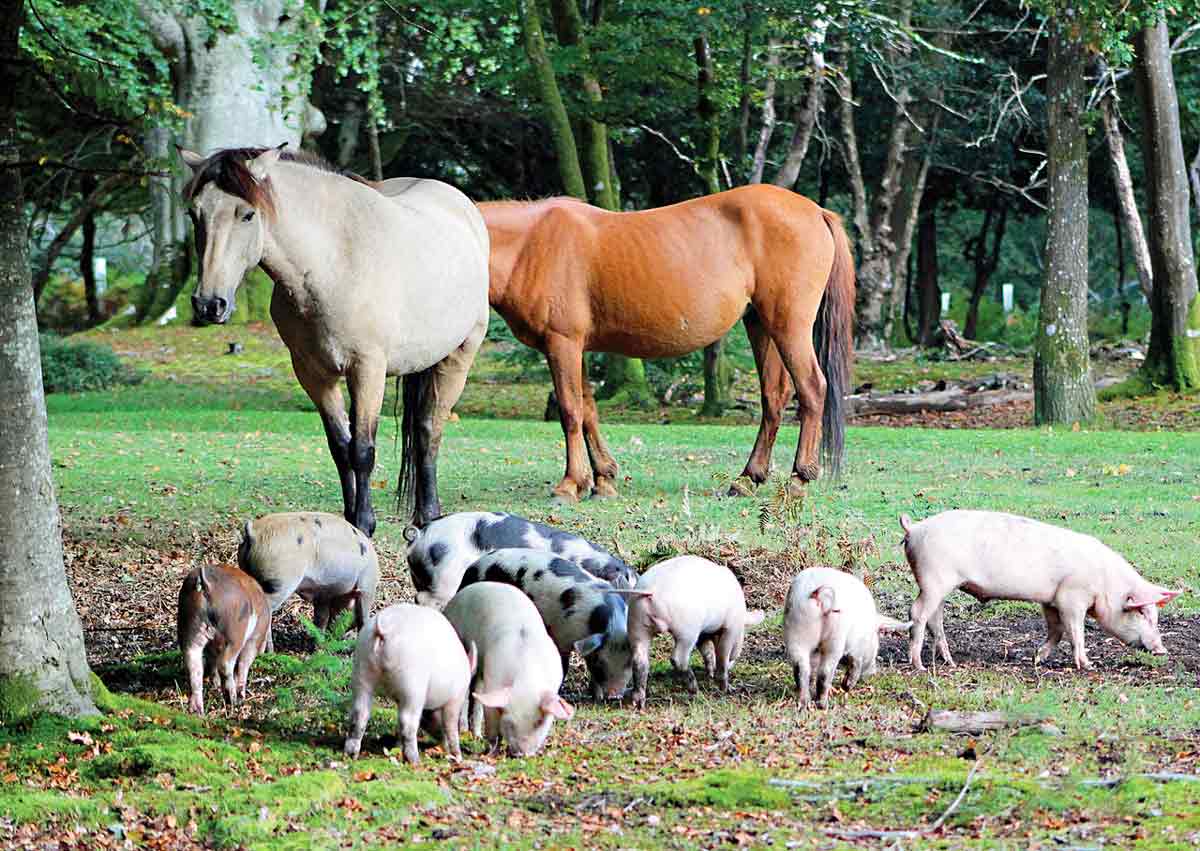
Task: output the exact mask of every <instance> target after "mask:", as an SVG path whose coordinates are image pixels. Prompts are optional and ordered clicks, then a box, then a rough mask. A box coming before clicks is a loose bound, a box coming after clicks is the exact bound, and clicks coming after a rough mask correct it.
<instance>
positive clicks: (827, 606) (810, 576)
mask: <svg viewBox="0 0 1200 851" xmlns="http://www.w3.org/2000/svg"><path fill="white" fill-rule="evenodd" d="M910 626H912V624H911V623H902V622H901V621H898V620H896V619H895V618H889V617H887V616H886V615H880V614H879V613H877V612H876V611H875V598H874V597H872V596H871V592H870V591H869V590H868V589H867V586H866V585H863V583H862V581H861V580H859V578H858V577H856V576H854V575H853V574H850V573H846V572H845V571H843V570H833V569H832V568H828V567H810V568H809V569H808V570H803V571H801V572H800V573H799V574H798V575H797V576H796V578H795V579H793V580H792V587H791V588H790V589H788V596H787V603H786V604H785V606H784V609H783V643H784V647H785V648H786V649H787V656H788V659H789V660H790V661H791V663H792V674H793V675H794V676H795V679H796V692H797V694H798V695H799V697H800V702H801V703H802V704H807V703H808V702H809V700H810V699H811V697H812V693H811V688H810V681H811V679H812V668H813V663H814V662H815V663H816V672H817V705H818V706H820V707H821V708H822V709H824V708H825V706H826V705H828V701H829V687H830V685H831V684H832V683H833V675H834V673H835V672H836V671H837V667H838V665H839V664H841V663H842V662H845V663H846V665H847V667H846V680H845V682H844V683H843V686H842V687H843V688H844V689H845V690H846V691H849V690H850V689H851V688H853V687H854V686H855V685H856V684H857V683H858V681H859V679H860V678H862V677H864V676H869V675H871V674H873V673H875V656H876V654H878V652H879V632H880V630H884V629H893V630H906V629H908V628H909V627H910Z"/></svg>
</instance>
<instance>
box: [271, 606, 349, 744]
mask: <svg viewBox="0 0 1200 851" xmlns="http://www.w3.org/2000/svg"><path fill="white" fill-rule="evenodd" d="M353 619H354V612H353V611H352V610H347V611H345V612H342V614H341V615H339V616H338V618H337V620H336V621H335V622H334V623H333V624H332V625H330V627H329V629H328V631H323V630H321V629H319V628H318V627H317V626H316V624H314V623H313V622H312V621H310V620H309V619H308V618H301V623H302V624H303V625H304V630H305V632H307V633H308V635H309V637H310V638H311V639H312V640H313V643H314V645H315V649H314V650H313V652H312V653H311V654H309V655H308V656H306V657H303V658H302V659H300V660H296V659H294V658H291V657H288V658H287V659H286V661H283V662H281V663H280V664H283V665H284V666H285V667H286V670H287V673H288V675H289V679H288V682H287V684H286V685H281V686H278V687H277V688H276V690H275V698H276V702H277V706H278V708H279V710H280V713H281V725H283V726H287V725H288V724H289V719H292V720H294V722H295V724H296V725H297V727H298V728H302V727H303V726H304V725H305V724H306V723H307V721H308V719H310V718H311V717H312V714H314V713H315V714H318V715H321V716H323V717H324V718H325V720H326V721H328V722H330V723H334V724H336V725H341V724H343V723H344V722H345V719H346V714H347V712H348V711H349V707H350V672H351V669H352V667H353V666H352V663H351V659H350V655H351V654H352V653H353V650H354V646H355V644H356V642H357V635H355V634H353V633H351V634H350V635H349V636H348V637H347V631H348V630H350V627H351V623H352V621H353ZM277 658H278V657H277ZM264 661H266V660H265V659H264Z"/></svg>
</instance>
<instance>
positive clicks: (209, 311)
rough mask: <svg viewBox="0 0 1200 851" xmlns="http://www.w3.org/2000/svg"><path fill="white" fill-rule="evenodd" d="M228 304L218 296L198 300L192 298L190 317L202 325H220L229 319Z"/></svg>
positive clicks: (197, 297)
mask: <svg viewBox="0 0 1200 851" xmlns="http://www.w3.org/2000/svg"><path fill="white" fill-rule="evenodd" d="M230 313H231V311H230V309H229V302H228V301H226V300H225V299H223V298H221V297H220V296H213V297H212V298H200V296H195V295H194V296H192V315H193V316H194V317H195V319H196V321H197V322H198V323H200V324H202V325H207V324H209V323H214V324H217V325H220V324H222V323H224V322H225V321H226V320H228V319H229V314H230Z"/></svg>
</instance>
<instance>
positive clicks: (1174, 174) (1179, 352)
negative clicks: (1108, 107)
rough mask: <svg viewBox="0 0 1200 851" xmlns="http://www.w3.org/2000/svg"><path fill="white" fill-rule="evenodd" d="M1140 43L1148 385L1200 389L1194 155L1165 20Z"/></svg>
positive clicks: (1137, 71) (1139, 36)
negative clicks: (1191, 189)
mask: <svg viewBox="0 0 1200 851" xmlns="http://www.w3.org/2000/svg"><path fill="white" fill-rule="evenodd" d="M1135 47H1136V50H1137V60H1136V62H1135V63H1134V74H1135V76H1136V77H1137V83H1138V100H1139V101H1140V102H1141V108H1142V134H1143V135H1142V150H1143V152H1144V153H1143V157H1144V160H1145V166H1146V189H1147V191H1146V195H1147V199H1148V202H1149V212H1150V215H1149V224H1150V228H1149V230H1150V240H1149V241H1150V261H1151V265H1152V268H1153V277H1154V289H1153V291H1152V293H1151V297H1150V309H1151V313H1152V314H1153V319H1152V321H1151V324H1150V347H1149V349H1148V350H1147V352H1146V361H1145V363H1144V364H1143V365H1142V369H1141V373H1142V377H1143V379H1144V380H1145V381H1146V383H1147V384H1152V385H1157V386H1163V387H1170V388H1171V389H1174V390H1179V391H1190V390H1196V389H1198V388H1200V321H1197V320H1198V319H1200V301H1198V300H1197V295H1196V265H1195V258H1194V257H1193V255H1192V234H1191V227H1190V224H1191V223H1190V211H1189V210H1188V175H1187V162H1186V160H1185V159H1184V155H1183V139H1182V137H1181V136H1180V131H1179V100H1178V97H1177V95H1176V93H1175V77H1174V74H1173V73H1172V69H1171V41H1170V36H1169V35H1168V33H1167V24H1166V21H1160V22H1159V23H1158V24H1156V25H1154V26H1150V27H1146V28H1145V29H1143V30H1141V31H1140V32H1139V33H1138V34H1137V36H1136V37H1135Z"/></svg>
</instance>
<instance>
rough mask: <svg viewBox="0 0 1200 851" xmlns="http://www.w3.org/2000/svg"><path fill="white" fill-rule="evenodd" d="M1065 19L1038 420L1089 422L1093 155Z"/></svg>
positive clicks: (1049, 82)
mask: <svg viewBox="0 0 1200 851" xmlns="http://www.w3.org/2000/svg"><path fill="white" fill-rule="evenodd" d="M1072 26H1073V24H1072V22H1070V21H1068V20H1064V19H1063V18H1062V17H1061V16H1056V17H1054V18H1053V19H1052V20H1051V22H1050V55H1049V59H1048V61H1047V68H1046V99H1047V109H1048V113H1049V127H1048V130H1047V147H1046V156H1047V158H1048V160H1049V181H1050V209H1049V214H1048V218H1049V223H1048V227H1047V230H1046V251H1045V255H1046V272H1045V277H1044V279H1043V281H1042V307H1041V313H1040V315H1039V316H1038V336H1037V342H1036V345H1035V354H1034V362H1033V389H1034V419H1035V420H1036V421H1037V423H1038V424H1042V423H1067V424H1070V423H1077V422H1080V421H1087V420H1090V419H1092V417H1093V416H1094V415H1095V412H1096V393H1095V389H1094V388H1093V387H1092V380H1091V376H1090V369H1089V363H1088V337H1087V299H1088V194H1087V182H1088V151H1087V133H1086V131H1085V129H1084V126H1083V112H1084V109H1085V98H1086V95H1087V92H1086V88H1085V86H1086V84H1085V77H1084V75H1085V73H1086V71H1087V46H1086V45H1085V44H1084V43H1083V42H1082V41H1081V40H1079V37H1078V36H1077V35H1075V34H1073V33H1072Z"/></svg>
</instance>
